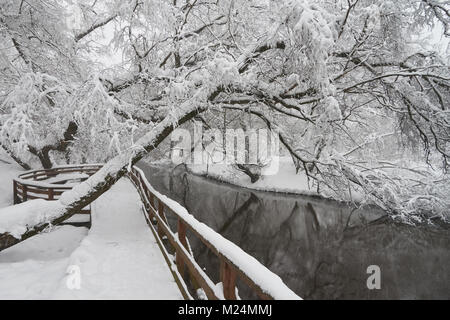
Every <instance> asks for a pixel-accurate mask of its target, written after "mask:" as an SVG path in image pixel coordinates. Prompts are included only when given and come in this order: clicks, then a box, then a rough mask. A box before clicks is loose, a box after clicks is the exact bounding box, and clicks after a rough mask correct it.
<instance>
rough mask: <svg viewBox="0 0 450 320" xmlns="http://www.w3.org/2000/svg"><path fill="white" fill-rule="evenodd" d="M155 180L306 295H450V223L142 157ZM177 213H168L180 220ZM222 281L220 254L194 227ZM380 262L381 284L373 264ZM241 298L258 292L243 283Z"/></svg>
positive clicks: (203, 259) (200, 252)
mask: <svg viewBox="0 0 450 320" xmlns="http://www.w3.org/2000/svg"><path fill="white" fill-rule="evenodd" d="M139 167H141V168H142V169H143V170H144V172H145V174H146V177H147V179H148V180H149V181H150V183H151V184H152V185H153V186H154V187H155V189H157V190H158V191H159V192H161V193H162V194H165V195H167V196H169V197H170V198H172V199H174V200H176V201H178V202H179V203H180V204H182V205H183V206H184V207H185V208H187V210H188V211H189V212H190V213H191V214H193V215H194V216H195V217H196V218H197V219H198V220H200V221H201V222H204V223H205V224H207V225H208V226H210V227H211V228H213V229H214V230H215V231H217V232H219V233H220V234H221V235H223V236H224V237H225V238H227V239H228V240H230V241H232V242H234V243H235V244H237V245H238V246H240V247H241V248H242V249H243V250H245V251H246V252H247V253H249V254H250V255H252V256H254V257H255V258H256V259H258V260H259V261H260V262H261V263H262V264H263V265H265V266H266V267H267V268H269V269H270V270H271V271H273V272H274V273H276V274H277V275H279V276H280V277H281V278H282V279H283V281H284V282H285V283H286V284H287V285H288V286H289V287H290V288H291V289H292V290H293V291H295V292H296V293H297V294H298V295H300V296H301V297H302V298H304V299H449V298H450V273H449V271H448V266H449V265H450V251H449V248H450V229H449V228H448V227H447V226H409V225H405V224H399V223H394V222H393V221H392V220H391V219H389V218H387V217H386V215H385V214H384V212H383V211H381V210H379V209H375V208H361V209H356V208H354V207H352V206H350V205H347V204H342V203H338V202H335V201H331V200H326V199H322V198H318V197H307V196H299V195H286V194H279V193H273V192H260V191H254V190H249V189H246V188H240V187H236V186H233V185H230V184H225V183H220V182H217V181H214V180H211V179H208V178H204V177H200V176H197V175H194V174H191V173H188V172H186V171H185V169H184V168H183V167H180V166H179V167H177V168H174V169H173V168H168V167H161V166H150V165H148V164H146V163H143V162H141V163H140V164H139ZM173 222H174V221H171V220H169V223H170V224H171V225H173V224H174V223H173ZM188 238H189V241H190V243H191V246H192V248H193V252H194V255H195V259H196V260H197V261H198V262H199V264H200V265H201V266H202V267H204V268H205V270H206V272H207V274H208V275H210V276H211V278H212V279H213V280H214V281H215V282H216V283H217V282H219V280H218V277H219V275H218V270H219V262H218V260H217V258H215V256H214V255H213V254H212V253H211V252H210V251H209V250H208V249H207V248H206V247H205V246H204V245H203V244H202V243H201V242H200V241H198V240H197V239H196V238H195V237H192V235H188ZM371 265H376V266H378V267H379V268H380V276H381V277H380V284H381V288H380V289H372V290H369V289H368V287H367V279H368V278H369V276H370V275H371V274H368V272H367V268H368V267H369V266H371ZM238 288H239V294H240V296H241V297H242V298H254V296H252V295H251V293H250V291H249V290H248V288H247V287H246V286H245V285H243V284H242V283H238Z"/></svg>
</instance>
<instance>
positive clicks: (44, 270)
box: [0, 226, 88, 299]
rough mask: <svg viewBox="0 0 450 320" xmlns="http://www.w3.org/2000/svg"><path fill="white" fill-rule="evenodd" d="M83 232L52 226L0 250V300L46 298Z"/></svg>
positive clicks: (61, 276) (65, 267) (84, 230)
mask: <svg viewBox="0 0 450 320" xmlns="http://www.w3.org/2000/svg"><path fill="white" fill-rule="evenodd" d="M87 231H88V230H87V229H86V228H76V227H72V226H61V227H56V228H55V229H54V230H52V231H51V232H48V233H41V234H39V235H37V236H34V237H32V238H30V239H27V240H25V241H24V242H22V243H19V244H17V245H15V246H13V247H11V248H8V249H6V250H4V251H2V252H0V299H50V298H51V297H52V296H53V295H54V293H55V291H56V289H57V288H58V287H59V286H60V285H61V283H62V281H63V280H64V277H65V275H66V269H67V267H68V265H69V257H70V255H71V253H72V252H73V251H74V250H75V248H76V247H77V246H78V245H79V244H80V241H81V240H82V239H83V238H84V237H85V236H86V234H87Z"/></svg>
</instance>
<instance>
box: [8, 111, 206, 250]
mask: <svg viewBox="0 0 450 320" xmlns="http://www.w3.org/2000/svg"><path fill="white" fill-rule="evenodd" d="M205 108H206V107H200V108H197V107H195V106H189V107H187V108H186V109H184V110H182V112H181V114H180V115H179V116H178V117H177V118H176V119H174V118H173V117H172V116H167V117H166V119H164V120H163V121H162V122H161V123H159V124H158V125H157V126H156V127H155V128H154V129H153V130H151V131H150V132H149V133H147V134H146V135H145V136H144V137H142V138H141V139H139V140H138V141H137V143H136V145H134V146H133V147H131V148H130V149H128V150H127V151H126V152H124V153H122V154H120V155H118V156H116V157H115V158H113V159H111V160H110V161H108V162H107V163H106V164H105V165H104V166H103V167H102V168H101V169H100V170H99V171H98V172H97V173H95V174H94V175H92V176H91V177H90V178H89V179H88V180H86V181H84V182H82V183H80V184H79V185H77V186H76V187H74V188H73V189H72V190H70V191H67V192H65V193H64V194H63V195H62V196H61V198H60V199H59V200H58V202H59V203H57V204H56V205H55V208H54V210H53V211H54V212H46V213H45V216H46V217H52V218H49V219H47V221H40V222H39V223H38V224H36V225H33V226H26V231H25V232H24V233H22V234H21V236H20V237H17V235H16V237H15V236H13V235H12V234H11V233H10V232H3V233H0V251H2V250H4V249H6V248H8V247H10V246H12V245H14V244H17V243H19V242H21V241H23V240H25V239H28V238H29V237H31V236H33V235H36V234H38V233H39V232H41V231H42V230H44V229H45V228H47V227H48V226H51V225H56V224H59V223H61V222H62V221H64V220H66V219H68V218H70V217H71V216H72V215H74V214H75V213H77V212H79V211H80V210H81V209H83V208H84V207H85V206H87V205H89V204H90V203H91V202H92V201H94V200H95V199H97V198H98V197H99V196H100V195H102V194H103V193H104V192H106V191H107V190H109V189H110V188H111V186H112V185H113V184H114V183H115V182H116V181H118V180H119V179H120V178H121V177H122V176H124V175H125V174H126V173H127V172H128V169H129V167H130V166H132V165H134V164H135V163H137V162H138V161H139V160H140V159H142V157H143V156H144V155H145V154H147V153H148V152H150V151H152V150H153V149H155V148H156V147H158V145H159V144H160V143H161V142H162V141H163V140H164V139H165V138H166V137H167V136H168V135H169V134H170V133H171V132H172V131H173V130H174V129H175V128H176V126H178V125H181V124H183V123H185V122H187V121H189V120H191V119H192V118H193V117H195V116H196V115H198V114H199V113H200V112H203V111H204V110H205ZM50 210H51V209H50ZM47 211H48V210H47ZM19 220H20V217H18V221H19ZM1 226H2V217H1V215H0V227H1Z"/></svg>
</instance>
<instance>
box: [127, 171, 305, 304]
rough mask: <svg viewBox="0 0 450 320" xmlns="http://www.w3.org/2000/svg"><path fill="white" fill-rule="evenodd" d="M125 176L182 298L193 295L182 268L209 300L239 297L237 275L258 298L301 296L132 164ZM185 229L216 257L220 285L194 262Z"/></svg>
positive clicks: (295, 297)
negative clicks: (173, 223) (173, 227)
mask: <svg viewBox="0 0 450 320" xmlns="http://www.w3.org/2000/svg"><path fill="white" fill-rule="evenodd" d="M128 176H129V177H130V179H131V180H132V182H133V183H134V185H135V186H136V188H137V190H138V192H139V194H140V196H141V199H142V202H143V203H144V210H145V217H146V219H147V223H148V225H149V226H150V228H151V229H152V231H153V233H154V235H155V238H156V240H157V242H158V244H159V246H160V248H161V250H162V251H163V254H164V255H165V257H166V261H167V263H168V264H169V266H170V267H171V269H172V273H173V274H174V277H175V279H176V280H177V283H178V284H179V286H180V289H181V290H182V292H183V291H184V292H183V295H184V296H185V298H192V297H191V296H190V294H189V292H188V290H187V286H186V281H185V279H184V275H185V271H188V273H189V276H190V280H191V283H193V284H194V286H195V288H194V289H199V288H201V289H202V290H203V291H204V293H205V294H206V296H207V298H208V299H209V300H217V299H227V300H228V299H230V300H235V299H237V298H239V297H238V295H237V294H236V293H237V290H236V281H237V279H238V278H240V279H241V280H243V282H244V283H246V284H247V285H248V286H249V287H250V288H251V290H252V291H253V292H254V293H256V295H257V296H258V297H259V298H260V299H264V300H271V299H301V298H300V297H299V296H297V295H296V294H295V293H294V292H293V291H292V290H291V289H289V288H288V287H287V286H286V285H285V284H284V283H283V282H282V281H281V279H280V278H279V277H278V276H277V275H276V274H274V273H272V272H271V271H270V270H268V269H267V268H265V267H264V266H263V265H262V264H261V263H260V262H258V261H257V260H256V259H255V258H253V257H252V256H250V255H248V254H247V253H245V252H244V251H243V250H242V249H241V248H240V247H238V246H237V245H235V244H233V243H231V242H230V241H228V240H226V239H225V238H223V237H222V236H221V235H219V234H218V233H216V232H215V231H214V230H212V229H211V228H209V227H208V226H206V225H205V224H203V223H201V222H199V221H198V220H196V219H195V218H194V217H193V216H192V215H190V214H189V213H187V211H185V209H184V208H182V207H180V206H179V205H178V204H177V203H176V202H175V201H173V200H171V199H169V198H167V197H165V196H163V195H161V194H159V193H158V192H157V191H156V190H155V189H153V187H152V186H151V185H150V183H149V182H148V181H147V180H146V178H145V175H144V173H143V172H142V171H141V170H140V169H138V168H136V167H133V168H132V171H131V172H130V173H129V174H128ZM174 208H175V209H174ZM166 214H167V215H171V216H172V218H175V219H176V221H177V230H176V232H174V231H172V230H171V229H170V226H169V223H168V220H167V217H166ZM187 231H189V232H190V234H192V235H194V236H195V237H197V238H198V239H199V240H200V241H201V242H202V243H203V244H204V245H205V246H206V247H207V248H208V249H209V250H210V251H211V252H212V253H213V254H214V255H215V256H216V257H217V258H218V259H219V261H220V281H221V285H219V286H217V285H216V284H214V282H213V281H212V280H211V279H210V277H209V276H208V275H207V274H206V273H205V272H204V270H203V269H202V268H201V267H200V266H199V265H198V263H197V262H196V261H195V259H194V254H193V252H192V251H191V247H190V245H189V241H188V240H187V237H186V233H187ZM164 239H166V240H168V242H169V243H170V246H171V249H172V250H171V251H172V252H174V253H175V259H174V260H175V267H176V268H172V266H173V263H172V261H171V260H172V259H171V258H172V257H171V254H169V253H168V251H167V250H166V249H165V246H164V243H163V240H164ZM174 269H175V270H176V271H175V270H174Z"/></svg>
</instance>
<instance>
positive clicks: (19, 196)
mask: <svg viewBox="0 0 450 320" xmlns="http://www.w3.org/2000/svg"><path fill="white" fill-rule="evenodd" d="M101 167H102V164H85V165H69V166H61V167H55V168H52V169H41V170H32V171H27V172H25V173H22V174H21V175H19V176H18V177H17V178H15V179H14V180H13V196H14V204H17V203H21V202H25V201H27V200H33V199H44V200H57V199H58V198H59V196H60V195H61V194H62V193H64V192H65V191H67V190H71V189H72V188H73V185H64V184H61V185H59V184H60V183H64V182H66V181H67V180H72V179H74V177H72V178H71V177H69V176H67V178H62V179H60V180H59V181H57V182H52V183H49V182H48V180H49V179H52V178H53V179H55V177H57V176H58V175H62V174H74V173H78V174H84V175H85V176H80V177H79V178H78V179H77V180H79V181H84V180H86V179H88V177H90V176H91V175H93V174H94V173H96V172H97V171H98V170H99V169H100V168H101ZM46 180H47V181H46ZM80 213H90V209H89V208H85V209H84V210H82V211H81V212H80Z"/></svg>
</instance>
